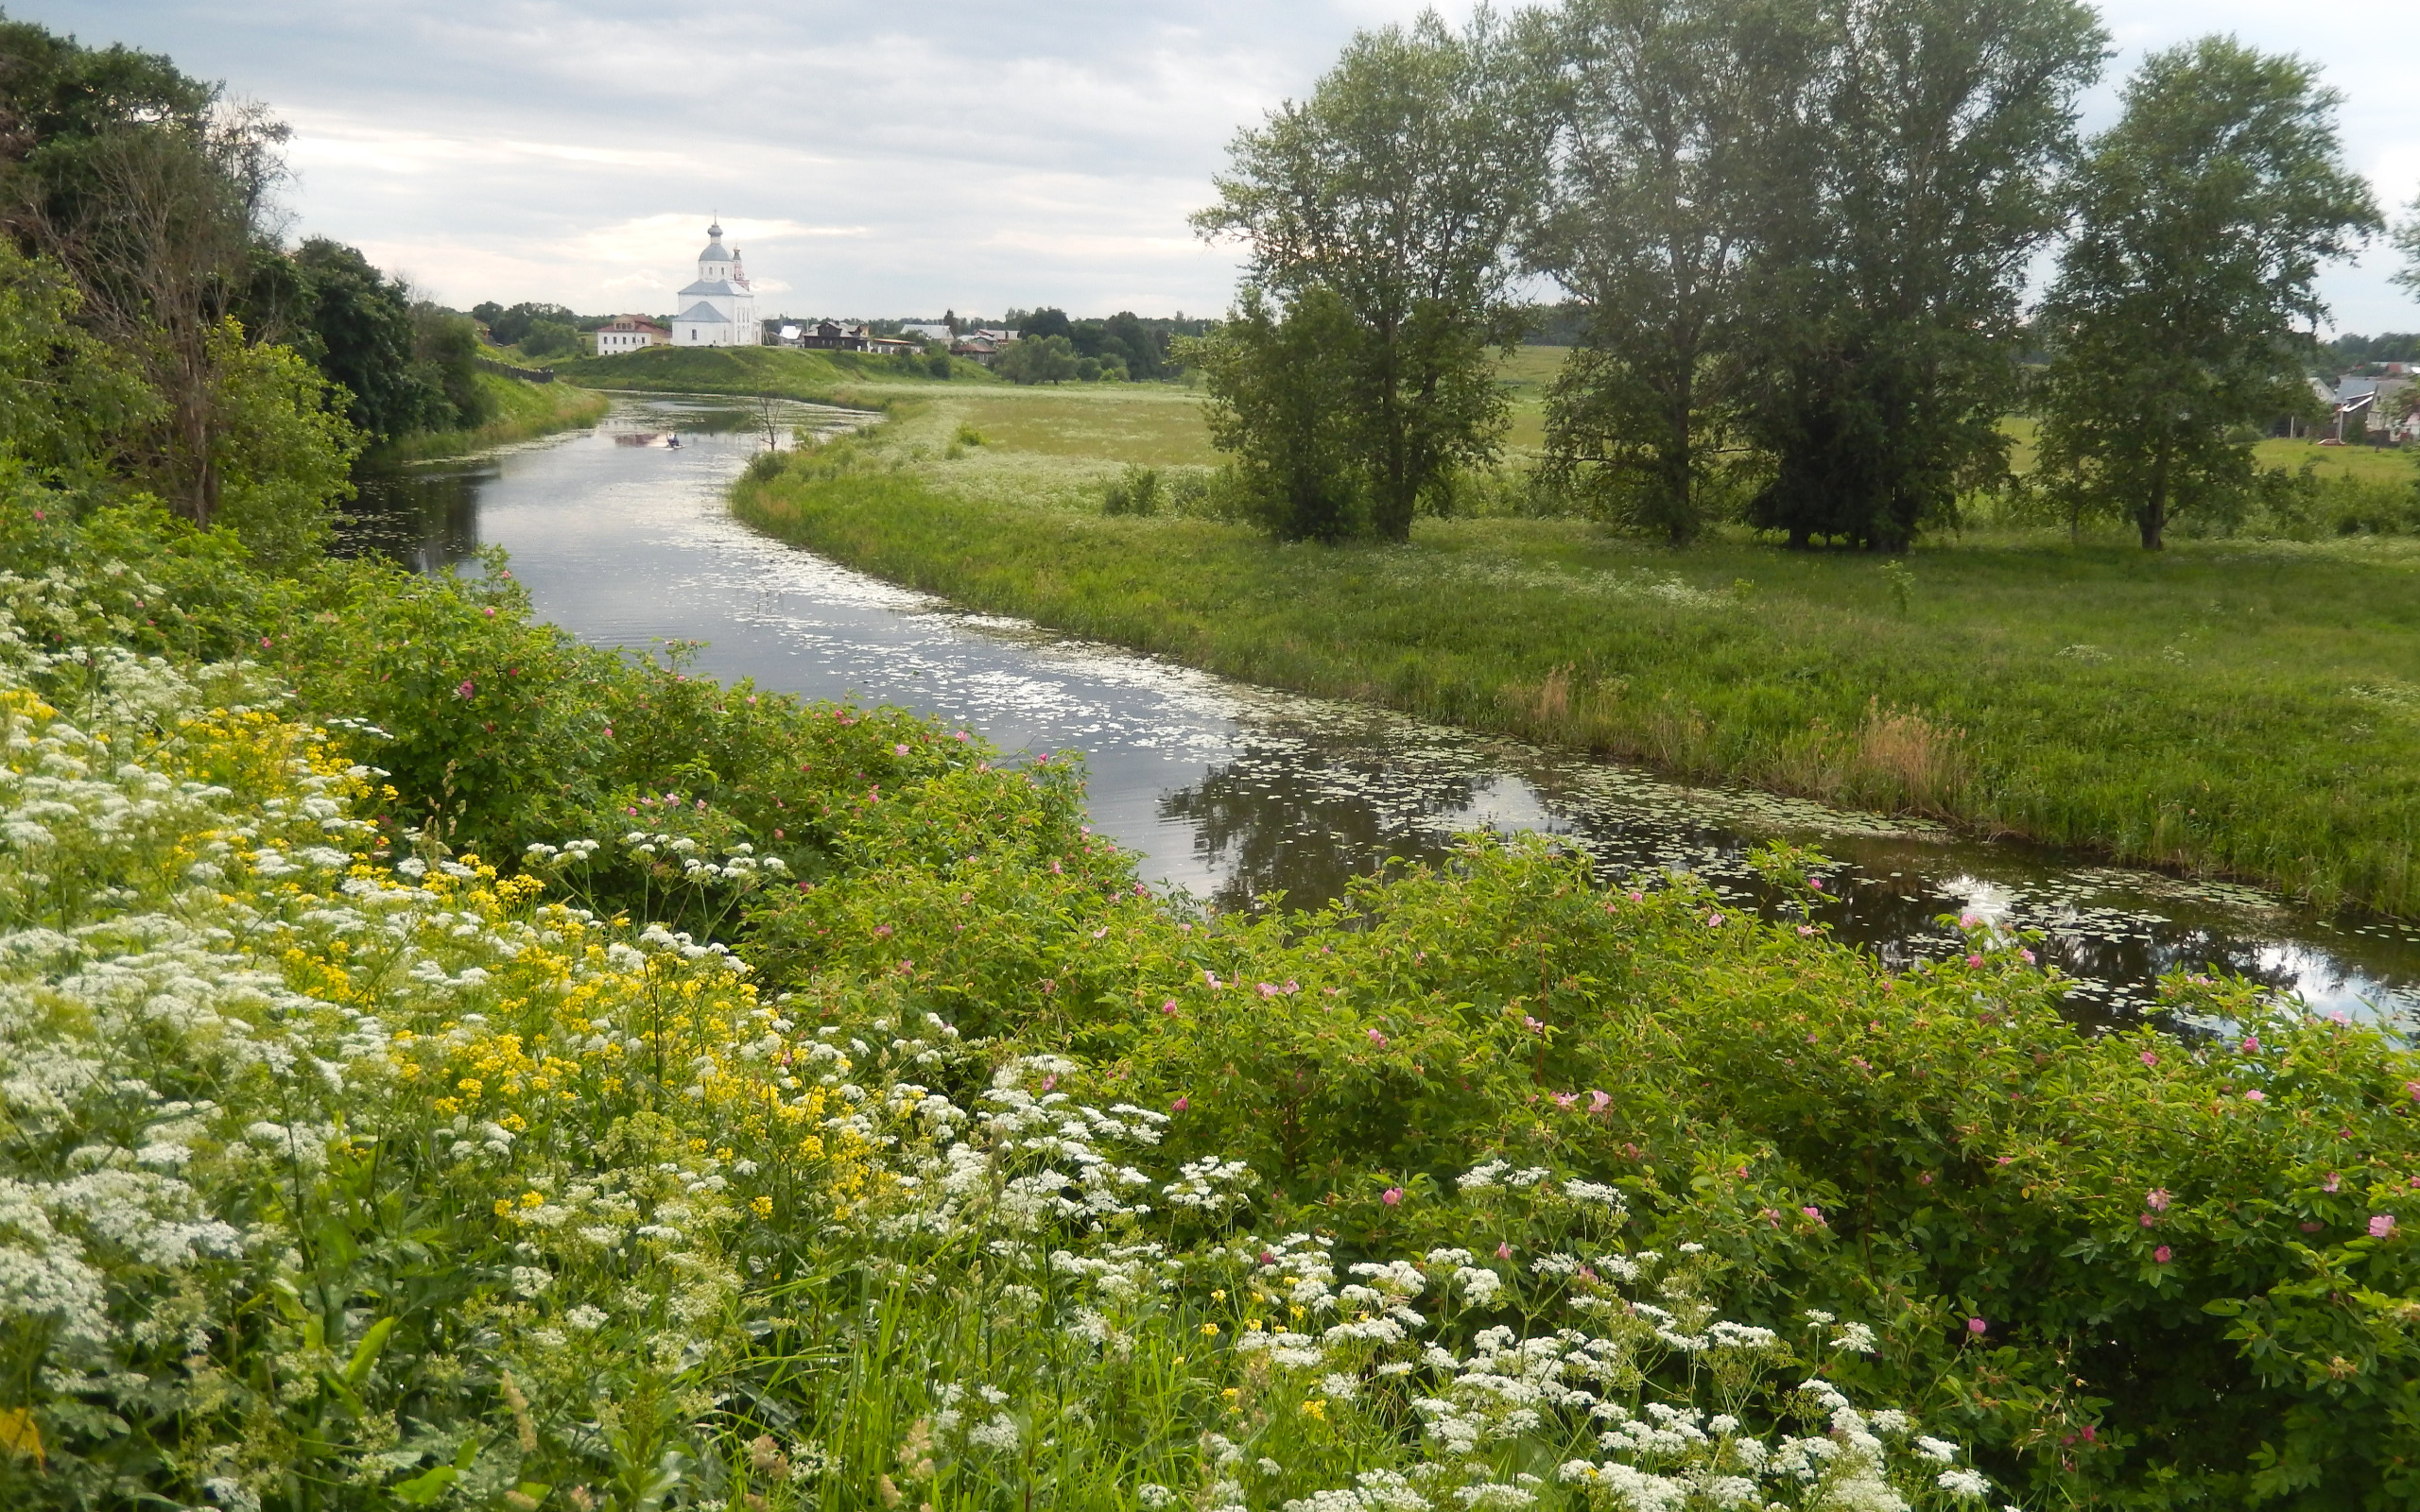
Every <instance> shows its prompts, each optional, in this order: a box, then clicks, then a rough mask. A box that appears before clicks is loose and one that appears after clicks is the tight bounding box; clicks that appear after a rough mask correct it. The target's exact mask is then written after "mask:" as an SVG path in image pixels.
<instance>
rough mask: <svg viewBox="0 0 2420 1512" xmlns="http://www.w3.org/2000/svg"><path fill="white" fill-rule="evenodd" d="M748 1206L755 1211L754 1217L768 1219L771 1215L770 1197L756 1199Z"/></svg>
mask: <svg viewBox="0 0 2420 1512" xmlns="http://www.w3.org/2000/svg"><path fill="white" fill-rule="evenodd" d="M749 1206H750V1207H751V1208H753V1209H754V1210H756V1216H757V1217H759V1218H769V1217H771V1216H772V1215H773V1199H772V1198H770V1197H758V1198H757V1199H756V1200H755V1201H753V1202H752V1203H750V1204H749Z"/></svg>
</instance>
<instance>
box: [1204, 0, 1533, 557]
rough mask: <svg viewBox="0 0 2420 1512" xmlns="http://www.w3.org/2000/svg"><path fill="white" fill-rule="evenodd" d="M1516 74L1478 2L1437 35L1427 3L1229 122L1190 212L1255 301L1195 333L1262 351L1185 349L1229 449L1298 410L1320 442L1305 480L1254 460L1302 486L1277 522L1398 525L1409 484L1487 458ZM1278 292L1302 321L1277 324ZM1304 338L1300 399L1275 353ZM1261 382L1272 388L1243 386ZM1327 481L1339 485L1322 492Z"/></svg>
mask: <svg viewBox="0 0 2420 1512" xmlns="http://www.w3.org/2000/svg"><path fill="white" fill-rule="evenodd" d="M1529 89H1530V85H1529V71H1528V69H1527V68H1526V66H1525V65H1524V63H1523V61H1522V60H1521V58H1520V56H1519V54H1518V51H1517V49H1516V48H1515V47H1514V46H1513V43H1512V40H1511V36H1510V33H1509V31H1508V30H1507V29H1506V28H1505V27H1504V26H1502V25H1500V24H1499V23H1498V22H1496V21H1495V19H1494V17H1493V16H1492V15H1490V14H1489V13H1487V12H1485V11H1481V12H1480V13H1479V15H1478V17H1477V18H1476V19H1475V20H1473V22H1472V23H1471V24H1470V26H1468V27H1467V28H1466V29H1465V30H1463V31H1461V32H1460V33H1456V32H1453V31H1451V30H1449V29H1448V28H1447V27H1446V26H1445V25H1444V24H1443V22H1442V21H1440V20H1439V19H1438V18H1437V16H1436V15H1435V14H1434V13H1433V12H1432V13H1428V14H1424V15H1423V16H1422V17H1421V18H1420V19H1419V20H1418V21H1417V22H1415V23H1414V24H1413V25H1412V26H1409V27H1408V28H1407V27H1398V26H1388V27H1385V28H1382V29H1379V30H1375V31H1364V32H1361V33H1358V34H1357V35H1356V36H1355V37H1354V39H1353V41H1352V43H1351V44H1350V45H1348V46H1347V47H1346V48H1345V50H1344V53H1343V56H1342V57H1341V58H1340V59H1339V60H1338V61H1337V64H1336V66H1335V67H1334V68H1332V69H1331V70H1329V71H1328V73H1327V74H1325V75H1324V76H1322V77H1321V79H1320V80H1319V83H1318V84H1317V86H1316V87H1315V88H1314V89H1313V90H1312V92H1311V96H1310V98H1309V99H1307V100H1304V101H1301V102H1290V101H1289V102H1288V103H1287V104H1286V105H1284V106H1282V107H1280V108H1279V109H1278V110H1276V111H1274V112H1271V114H1270V115H1269V117H1268V118H1267V119H1266V120H1265V121H1264V122H1262V124H1261V125H1259V126H1258V127H1254V128H1251V129H1246V130H1244V131H1243V132H1241V133H1239V134H1238V135H1237V137H1236V141H1235V143H1234V146H1233V147H1232V149H1231V158H1232V161H1231V165H1230V168H1229V170H1228V172H1227V173H1225V174H1224V175H1222V176H1220V177H1219V179H1218V180H1217V187H1218V191H1219V199H1218V202H1217V203H1216V204H1214V205H1212V206H1210V207H1209V208H1208V209H1206V210H1203V211H1201V213H1200V214H1199V215H1196V216H1195V217H1194V225H1195V227H1196V229H1197V230H1199V231H1200V232H1201V233H1202V234H1203V235H1204V236H1205V237H1208V238H1211V239H1214V240H1216V239H1221V238H1235V239H1237V240H1239V241H1241V242H1242V244H1243V245H1244V247H1245V249H1246V266H1245V274H1244V282H1245V285H1246V291H1247V294H1248V295H1249V296H1251V298H1250V299H1248V300H1247V301H1246V303H1247V304H1248V305H1249V306H1251V307H1252V308H1253V309H1254V310H1255V311H1257V312H1258V313H1257V314H1256V315H1254V316H1253V317H1252V318H1245V319H1240V320H1237V321H1234V322H1231V323H1230V325H1229V327H1228V328H1227V329H1226V330H1225V331H1223V332H1222V333H1221V334H1220V335H1219V337H1218V338H1217V340H1218V341H1219V342H1223V343H1226V344H1228V345H1230V346H1235V345H1236V344H1250V343H1258V344H1259V346H1260V347H1261V348H1265V349H1266V350H1250V351H1247V350H1236V351H1235V352H1231V353H1229V355H1228V356H1227V357H1226V358H1225V359H1224V360H1219V359H1217V358H1211V359H1208V360H1206V361H1205V364H1204V366H1205V369H1206V371H1207V375H1208V380H1209V388H1210V397H1211V402H1212V406H1213V411H1214V416H1217V417H1219V421H1218V426H1219V434H1221V435H1222V436H1223V437H1225V438H1229V439H1230V440H1231V441H1234V442H1237V443H1244V444H1246V445H1247V446H1248V450H1246V452H1245V453H1244V455H1245V456H1246V459H1247V461H1248V462H1249V461H1250V459H1251V458H1252V457H1253V456H1254V455H1258V456H1261V457H1265V458H1286V457H1305V456H1309V455H1312V451H1313V449H1312V448H1311V447H1310V446H1308V445H1306V444H1299V443H1300V442H1301V441H1302V440H1303V439H1304V438H1293V439H1288V438H1258V439H1257V440H1255V439H1254V438H1253V432H1254V428H1255V427H1257V426H1262V425H1266V424H1308V425H1312V426H1313V427H1314V428H1315V430H1316V431H1317V432H1318V433H1319V435H1320V436H1322V438H1330V439H1329V440H1328V441H1326V442H1325V447H1340V448H1341V449H1342V455H1341V456H1334V455H1330V456H1325V457H1323V458H1322V461H1321V463H1320V475H1319V476H1318V477H1316V478H1314V477H1307V476H1306V477H1298V478H1288V477H1283V476H1277V475H1275V474H1267V475H1264V476H1262V477H1261V479H1260V481H1262V482H1263V484H1264V485H1265V487H1266V488H1267V489H1268V490H1270V491H1271V493H1272V496H1273V498H1297V497H1301V496H1302V495H1303V494H1304V493H1305V490H1309V489H1313V488H1316V489H1317V490H1321V491H1320V497H1319V499H1318V501H1317V506H1316V508H1315V509H1314V510H1313V518H1312V520H1310V521H1305V523H1304V524H1306V525H1311V526H1312V528H1307V529H1297V528H1293V527H1291V526H1289V524H1288V518H1289V517H1288V514H1287V512H1286V511H1285V510H1283V509H1280V510H1279V511H1277V513H1276V516H1275V517H1274V520H1273V523H1274V524H1276V526H1277V528H1278V529H1279V532H1280V533H1281V534H1322V533H1325V532H1326V531H1327V530H1328V529H1331V528H1333V526H1334V525H1335V524H1336V523H1337V522H1339V521H1342V520H1363V521H1366V522H1367V528H1368V529H1370V530H1371V531H1373V532H1374V533H1375V534H1377V535H1379V536H1381V537H1383V538H1385V539H1387V540H1390V541H1405V540H1408V539H1409V537H1410V534H1411V521H1412V516H1413V514H1414V513H1415V511H1416V509H1417V507H1418V506H1419V504H1420V501H1421V499H1422V497H1423V496H1424V495H1426V494H1430V493H1432V492H1433V491H1434V490H1437V489H1439V488H1440V487H1441V486H1442V485H1443V483H1445V482H1446V480H1447V479H1449V478H1450V476H1451V474H1452V472H1454V471H1455V470H1456V469H1458V468H1461V467H1464V466H1468V465H1471V464H1474V463H1478V462H1482V461H1484V460H1487V459H1489V458H1491V457H1492V456H1493V455H1495V448H1496V446H1497V444H1498V442H1499V441H1500V439H1501V438H1502V436H1503V433H1504V429H1505V426H1506V423H1507V420H1508V406H1507V403H1506V401H1505V398H1504V395H1503V393H1502V391H1501V389H1500V388H1499V387H1497V385H1496V384H1495V373H1494V359H1495V352H1497V351H1498V350H1500V349H1508V348H1510V347H1511V346H1512V344H1513V342H1515V341H1517V340H1518V339H1519V337H1520V333H1521V326H1522V321H1523V318H1524V317H1523V311H1522V307H1521V306H1520V305H1519V304H1518V303H1517V302H1516V301H1515V300H1514V297H1513V293H1514V283H1515V280H1516V278H1517V276H1518V269H1517V265H1516V262H1515V259H1514V257H1513V247H1514V242H1515V237H1516V233H1517V232H1518V230H1519V228H1520V227H1521V225H1522V224H1523V223H1524V221H1525V220H1526V218H1527V217H1528V216H1529V215H1530V214H1531V212H1532V209H1533V207H1534V206H1535V204H1536V201H1537V194H1538V185H1539V182H1540V180H1541V176H1542V172H1543V164H1544V160H1545V152H1544V146H1545V138H1546V134H1547V130H1546V126H1545V123H1544V122H1543V120H1542V119H1541V112H1539V111H1538V110H1536V109H1535V108H1534V104H1533V102H1532V100H1531V99H1530V97H1529ZM1298 306H1299V307H1301V310H1302V315H1301V318H1302V320H1304V321H1307V322H1308V325H1307V326H1306V327H1305V329H1302V330H1295V329H1291V328H1290V327H1289V324H1288V322H1290V321H1295V320H1296V319H1297V313H1296V312H1297V308H1298ZM1314 307H1315V308H1314ZM1313 328H1315V329H1313ZM1306 342H1314V343H1315V344H1316V346H1317V348H1318V350H1319V352H1320V356H1321V364H1320V369H1321V381H1322V387H1323V388H1324V389H1325V395H1324V403H1323V404H1318V405H1314V406H1309V407H1306V406H1305V404H1304V403H1302V402H1301V401H1302V396H1301V395H1300V394H1299V393H1296V392H1293V391H1292V390H1294V389H1296V388H1298V387H1299V385H1298V383H1297V382H1296V380H1295V378H1293V377H1291V376H1288V375H1287V374H1286V373H1285V371H1284V368H1283V364H1282V362H1281V361H1280V360H1279V354H1280V353H1282V352H1288V351H1299V350H1300V349H1301V348H1302V347H1303V346H1304V344H1305V343H1306ZM1262 382H1269V383H1280V384H1283V385H1285V386H1286V387H1287V388H1288V393H1287V394H1285V395H1282V396H1262V395H1258V394H1256V393H1254V392H1253V391H1251V389H1250V387H1249V386H1250V385H1253V384H1256V383H1262ZM1239 385H1240V386H1246V387H1238V386H1239ZM1323 449H1324V447H1323ZM1339 463H1342V464H1343V466H1342V467H1341V468H1340V467H1339V466H1338V464H1339ZM1248 471H1250V469H1248ZM1340 489H1342V490H1356V491H1357V492H1358V493H1359V494H1360V495H1361V497H1360V498H1359V499H1358V500H1348V499H1341V498H1338V497H1334V496H1333V495H1335V494H1336V492H1337V490H1340Z"/></svg>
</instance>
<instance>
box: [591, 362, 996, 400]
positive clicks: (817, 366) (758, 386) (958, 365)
mask: <svg viewBox="0 0 2420 1512" xmlns="http://www.w3.org/2000/svg"><path fill="white" fill-rule="evenodd" d="M554 368H555V370H556V371H557V372H558V373H561V374H562V376H564V377H566V378H570V379H573V380H575V381H577V382H579V383H582V384H587V385H589V386H591V387H597V388H627V389H631V390H635V391H638V392H642V393H659V394H761V395H769V396H771V397H774V398H778V399H798V400H806V401H810V402H814V403H819V404H849V405H855V406H859V407H880V406H881V405H882V404H884V403H885V402H886V401H887V400H888V399H889V398H890V397H891V396H893V395H897V394H912V393H915V392H918V391H920V390H923V389H925V388H938V387H943V386H945V385H947V384H952V383H956V384H966V385H972V386H987V385H992V384H995V383H997V382H998V380H997V379H995V378H994V377H993V376H992V375H991V373H989V372H988V371H986V370H985V369H983V367H982V366H981V365H980V364H978V363H973V362H969V361H966V360H965V359H964V358H957V359H953V360H952V361H951V362H950V364H949V376H948V377H947V378H942V377H941V376H940V375H938V374H936V373H934V372H933V371H932V370H931V368H930V366H929V359H927V358H925V357H894V356H875V355H873V354H870V353H867V352H807V351H801V350H799V349H797V348H792V347H687V348H678V347H649V348H648V349H646V350H645V351H642V352H625V353H622V354H619V355H616V356H611V357H570V358H565V359H562V360H561V361H558V362H556V363H555V364H554Z"/></svg>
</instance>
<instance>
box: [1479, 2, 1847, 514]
mask: <svg viewBox="0 0 2420 1512" xmlns="http://www.w3.org/2000/svg"><path fill="white" fill-rule="evenodd" d="M1541 16H1542V24H1541V26H1540V27H1539V30H1540V33H1541V35H1540V36H1539V37H1538V39H1537V40H1538V42H1539V43H1540V44H1541V46H1542V48H1543V50H1544V51H1545V53H1546V55H1547V58H1548V60H1549V63H1548V69H1549V73H1550V77H1551V78H1552V80H1553V92H1552V95H1551V98H1552V99H1553V101H1554V119H1555V121H1556V123H1557V125H1558V128H1559V132H1560V134H1559V138H1558V151H1557V153H1556V175H1555V181H1554V186H1553V192H1552V195H1551V198H1550V208H1549V210H1548V212H1547V215H1545V216H1544V217H1542V219H1541V222H1540V224H1539V226H1538V229H1537V232H1536V233H1535V234H1534V235H1533V236H1532V237H1531V238H1530V244H1529V247H1528V249H1527V250H1528V257H1529V261H1530V265H1531V266H1533V267H1535V268H1537V269H1538V270H1539V271H1542V272H1545V273H1547V274H1550V275H1552V276H1553V277H1554V278H1555V279H1556V281H1557V282H1559V283H1562V284H1563V286H1564V288H1565V289H1566V290H1568V291H1569V293H1570V295H1571V299H1572V301H1573V303H1574V305H1575V306H1576V307H1577V311H1578V314H1579V317H1580V336H1579V342H1578V346H1577V349H1576V350H1575V351H1574V352H1573V353H1572V355H1571V358H1570V360H1569V361H1568V362H1567V363H1566V364H1565V365H1564V369H1563V371H1562V373H1561V374H1560V375H1559V377H1558V378H1557V380H1556V383H1555V386H1554V387H1553V390H1552V391H1551V393H1550V394H1549V396H1548V399H1547V455H1548V465H1549V468H1550V470H1551V471H1552V472H1553V473H1554V474H1556V475H1557V477H1558V478H1559V480H1560V481H1561V483H1562V484H1563V486H1564V488H1565V489H1566V490H1569V491H1571V492H1573V493H1575V494H1578V495H1579V496H1581V497H1582V498H1583V499H1585V500H1587V501H1588V503H1589V504H1590V505H1591V506H1592V507H1593V509H1594V511H1595V512H1597V513H1599V514H1600V515H1603V516H1605V517H1607V518H1609V519H1611V520H1613V521H1615V522H1616V523H1617V524H1623V525H1627V526H1630V527H1632V528H1636V529H1642V530H1647V531H1651V532H1654V533H1658V534H1661V535H1664V536H1666V537H1667V538H1668V539H1669V540H1670V541H1673V542H1674V543H1675V544H1678V543H1680V542H1682V541H1686V540H1688V539H1689V538H1690V537H1692V536H1694V535H1695V534H1696V533H1697V531H1698V529H1699V528H1700V526H1701V524H1703V517H1704V513H1705V511H1704V507H1703V502H1702V500H1701V497H1700V495H1701V492H1702V490H1703V488H1704V486H1705V484H1706V483H1707V481H1708V479H1709V474H1710V473H1711V472H1712V471H1713V468H1714V465H1715V463H1716V460H1717V449H1718V447H1719V445H1720V439H1721V436H1722V429H1723V426H1724V423H1725V421H1726V420H1727V418H1728V414H1729V410H1730V407H1731V400H1732V396H1733V393H1734V391H1735V389H1736V387H1737V378H1738V375H1739V372H1740V369H1741V366H1742V365H1741V363H1740V362H1739V360H1738V358H1739V354H1740V347H1741V344H1742V343H1741V338H1742V336H1743V335H1745V331H1744V324H1743V321H1742V318H1741V317H1742V314H1743V308H1742V287H1741V284H1742V280H1743V278H1744V276H1745V274H1746V271H1747V268H1748V266H1749V263H1750V260H1751V258H1752V257H1753V255H1754V254H1755V251H1756V249H1758V247H1759V246H1760V245H1761V244H1762V240H1763V237H1764V235H1765V234H1766V233H1767V232H1768V231H1769V230H1770V226H1769V223H1770V221H1771V220H1772V216H1773V215H1774V201H1775V198H1776V195H1777V193H1778V191H1779V190H1780V189H1781V188H1782V187H1783V186H1786V185H1791V184H1795V183H1798V182H1802V181H1804V179H1805V176H1806V174H1807V173H1808V172H1809V171H1810V170H1811V168H1812V166H1813V164H1812V163H1809V162H1808V161H1806V159H1807V154H1808V149H1809V147H1810V146H1811V145H1812V141H1811V134H1810V132H1809V131H1808V130H1807V129H1806V117H1807V115H1808V114H1809V112H1810V107H1811V105H1812V103H1813V96H1814V94H1815V88H1814V86H1815V84H1816V81H1817V78H1818V76H1819V64H1820V62H1821V61H1822V30H1821V27H1820V26H1818V25H1817V24H1816V22H1817V17H1816V15H1815V14H1814V11H1813V8H1812V7H1810V6H1806V5H1804V4H1794V3H1792V0H1747V3H1744V4H1741V3H1730V0H1571V3H1570V4H1569V5H1568V6H1566V7H1565V8H1564V9H1563V10H1562V11H1561V12H1559V13H1556V12H1545V13H1541Z"/></svg>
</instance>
